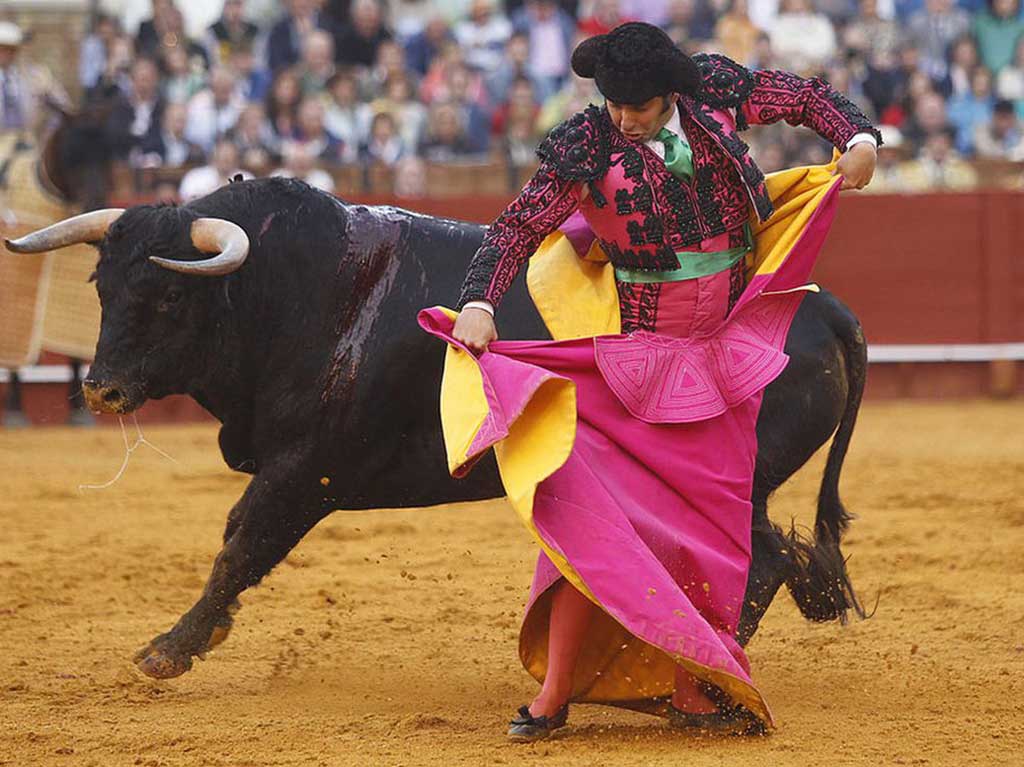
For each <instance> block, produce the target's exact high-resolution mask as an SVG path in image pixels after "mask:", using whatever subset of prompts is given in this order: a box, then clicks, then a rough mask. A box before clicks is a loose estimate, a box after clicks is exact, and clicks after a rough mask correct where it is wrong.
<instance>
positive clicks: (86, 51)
mask: <svg viewBox="0 0 1024 767" xmlns="http://www.w3.org/2000/svg"><path fill="white" fill-rule="evenodd" d="M121 34H122V32H121V22H120V21H118V20H117V18H116V17H114V16H108V15H107V14H105V13H98V14H96V16H95V17H94V18H93V23H92V32H90V33H89V34H88V35H86V36H85V38H84V39H83V40H82V45H81V47H80V48H79V50H78V82H79V84H80V85H81V86H82V88H83V89H85V90H87V91H88V90H89V89H90V88H93V87H95V86H96V84H97V83H98V82H99V81H100V78H101V77H103V72H104V71H105V70H106V69H107V60H108V59H109V57H110V52H111V49H112V47H113V45H114V41H116V40H117V39H118V38H119V37H120V36H121Z"/></svg>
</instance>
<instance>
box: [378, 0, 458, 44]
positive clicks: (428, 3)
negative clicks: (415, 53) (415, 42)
mask: <svg viewBox="0 0 1024 767" xmlns="http://www.w3.org/2000/svg"><path fill="white" fill-rule="evenodd" d="M459 2H461V0H459ZM439 5H441V4H440V3H438V2H437V0H390V2H389V3H388V14H387V16H388V19H390V20H391V24H392V27H393V30H392V31H393V32H394V33H395V36H396V37H397V38H398V39H399V40H402V41H403V42H408V41H409V40H411V39H412V38H413V37H415V36H416V35H418V34H420V33H421V32H423V30H424V29H426V28H427V25H428V24H430V22H431V21H433V20H434V19H437V18H439V14H441V13H443V11H442V9H441V8H439V7H438V6H439Z"/></svg>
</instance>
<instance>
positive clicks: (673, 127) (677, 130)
mask: <svg viewBox="0 0 1024 767" xmlns="http://www.w3.org/2000/svg"><path fill="white" fill-rule="evenodd" d="M665 128H666V129H668V130H669V132H671V133H674V134H676V135H677V136H679V138H681V139H682V140H683V141H686V134H685V133H683V124H682V123H681V122H680V120H679V106H678V105H677V104H673V108H672V116H671V117H669V118H668V122H667V123H665ZM647 148H648V149H650V150H651V151H652V152H654V153H655V154H656V155H658V157H660V158H662V159H665V145H664V144H662V143H661V142H660V141H658V139H656V138H652V139H651V140H650V141H648V142H647Z"/></svg>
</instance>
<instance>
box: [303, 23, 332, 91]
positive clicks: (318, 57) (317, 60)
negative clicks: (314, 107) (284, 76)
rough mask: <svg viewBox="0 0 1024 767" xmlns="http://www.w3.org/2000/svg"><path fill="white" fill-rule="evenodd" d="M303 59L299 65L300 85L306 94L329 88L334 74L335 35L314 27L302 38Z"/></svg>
mask: <svg viewBox="0 0 1024 767" xmlns="http://www.w3.org/2000/svg"><path fill="white" fill-rule="evenodd" d="M301 48H302V61H301V63H300V64H299V66H298V69H297V72H298V75H299V86H300V87H301V89H302V93H303V95H305V96H315V95H317V94H320V93H323V92H324V90H325V89H326V88H327V81H328V80H330V79H331V78H332V77H333V76H334V71H335V70H334V37H333V36H332V35H331V34H330V33H328V32H325V31H324V30H322V29H314V30H313V31H311V32H309V33H308V34H307V35H306V36H305V37H304V38H302V45H301Z"/></svg>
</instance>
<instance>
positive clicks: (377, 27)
mask: <svg viewBox="0 0 1024 767" xmlns="http://www.w3.org/2000/svg"><path fill="white" fill-rule="evenodd" d="M351 15H352V20H351V22H350V23H349V24H348V25H346V26H345V27H343V28H342V29H341V31H340V32H339V33H338V45H337V49H336V50H335V57H336V59H337V62H338V64H340V65H343V66H361V67H370V66H373V62H374V61H375V60H376V58H377V48H378V47H379V46H380V44H381V43H382V42H384V41H385V40H390V39H391V32H390V30H388V28H387V27H386V26H384V20H383V17H382V16H381V12H380V6H379V5H377V2H376V0H353V2H352V8H351Z"/></svg>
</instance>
